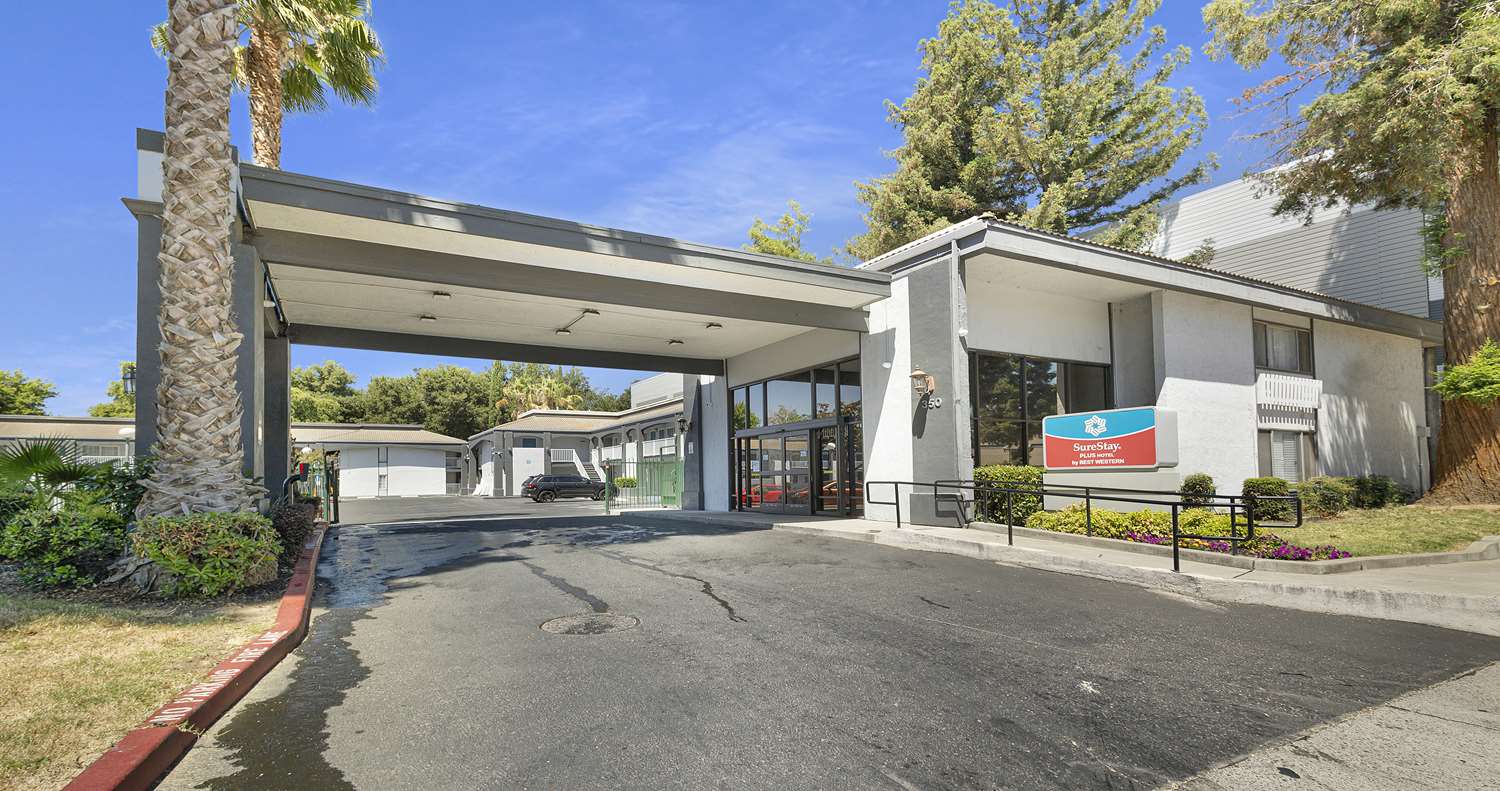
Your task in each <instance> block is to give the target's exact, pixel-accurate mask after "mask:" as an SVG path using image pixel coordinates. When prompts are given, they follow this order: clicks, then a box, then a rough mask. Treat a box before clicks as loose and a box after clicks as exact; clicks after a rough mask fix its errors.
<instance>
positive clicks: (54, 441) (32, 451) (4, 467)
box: [0, 437, 78, 484]
mask: <svg viewBox="0 0 1500 791" xmlns="http://www.w3.org/2000/svg"><path fill="white" fill-rule="evenodd" d="M77 461H78V446H77V445H76V444H74V442H73V441H72V440H69V439H64V438H62V437H37V438H33V439H22V440H17V441H15V442H13V443H11V444H10V445H7V446H6V447H5V448H3V449H0V478H4V479H5V480H7V481H9V482H12V483H18V484H19V483H26V482H27V481H30V480H31V479H32V478H33V477H36V476H39V475H41V474H42V472H43V471H44V470H47V469H53V468H58V467H61V466H63V465H68V464H74V463H77Z"/></svg>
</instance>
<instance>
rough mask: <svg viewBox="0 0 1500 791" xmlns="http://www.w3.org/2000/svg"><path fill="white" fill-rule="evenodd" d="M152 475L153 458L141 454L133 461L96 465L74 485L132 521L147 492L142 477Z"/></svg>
mask: <svg viewBox="0 0 1500 791" xmlns="http://www.w3.org/2000/svg"><path fill="white" fill-rule="evenodd" d="M150 474H151V457H150V456H141V457H138V458H136V459H135V460H133V461H117V462H113V463H111V464H100V465H97V466H96V467H94V469H93V470H92V471H91V472H90V473H89V474H88V475H87V476H86V477H84V478H83V479H82V480H79V481H78V482H77V483H76V484H74V486H75V487H76V488H77V489H78V491H81V492H88V493H90V494H92V495H94V497H95V499H96V500H97V501H98V502H99V504H101V505H106V506H109V507H110V508H112V509H114V511H115V513H117V514H119V515H120V516H121V517H123V518H124V519H125V520H126V521H129V520H130V519H132V518H134V516H135V507H136V506H138V505H140V504H141V498H142V497H144V496H145V495H146V487H144V486H142V485H141V480H142V479H143V478H145V477H146V476H148V475H150Z"/></svg>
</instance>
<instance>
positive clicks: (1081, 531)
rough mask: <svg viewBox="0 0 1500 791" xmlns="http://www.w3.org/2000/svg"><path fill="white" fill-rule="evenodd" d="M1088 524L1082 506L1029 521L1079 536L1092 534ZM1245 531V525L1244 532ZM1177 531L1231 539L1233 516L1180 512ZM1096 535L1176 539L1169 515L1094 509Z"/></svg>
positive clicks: (1042, 514) (1039, 514) (1045, 513)
mask: <svg viewBox="0 0 1500 791" xmlns="http://www.w3.org/2000/svg"><path fill="white" fill-rule="evenodd" d="M1088 523H1089V515H1088V513H1086V511H1085V509H1084V506H1083V504H1082V503H1078V504H1075V505H1070V506H1068V507H1067V508H1064V509H1063V510H1061V511H1038V512H1037V513H1034V514H1032V515H1031V518H1030V519H1027V520H1026V526H1027V527H1031V528H1036V529H1038V530H1051V531H1053V532H1056V533H1074V534H1077V535H1086V534H1088V533H1089V529H1088ZM1243 529H1244V527H1243V525H1242V526H1241V530H1243ZM1177 530H1178V532H1179V533H1184V534H1189V535H1201V536H1227V535H1229V516H1228V515H1227V514H1216V513H1214V512H1212V511H1207V510H1204V509H1201V508H1194V509H1189V510H1184V511H1180V512H1178V514H1177ZM1093 535H1095V536H1098V537H1100V538H1118V539H1122V540H1126V541H1140V540H1144V537H1145V536H1154V537H1156V538H1159V539H1164V540H1170V539H1171V538H1172V514H1171V513H1170V512H1167V511H1130V512H1120V511H1108V510H1105V509H1102V508H1095V509H1093ZM1150 543H1157V542H1155V541H1152V542H1150ZM1184 546H1187V544H1184Z"/></svg>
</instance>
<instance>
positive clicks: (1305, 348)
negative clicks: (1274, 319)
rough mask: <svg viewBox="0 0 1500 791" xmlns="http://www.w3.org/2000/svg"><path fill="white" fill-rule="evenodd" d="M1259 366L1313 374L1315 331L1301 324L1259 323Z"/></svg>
mask: <svg viewBox="0 0 1500 791" xmlns="http://www.w3.org/2000/svg"><path fill="white" fill-rule="evenodd" d="M1254 327H1255V367H1256V368H1264V369H1266V370H1268V371H1285V372H1287V373H1294V374H1311V373H1312V333H1311V332H1309V331H1308V330H1304V329H1301V328H1300V327H1288V326H1286V325H1284V324H1271V323H1269V322H1264V321H1257V322H1255V325H1254Z"/></svg>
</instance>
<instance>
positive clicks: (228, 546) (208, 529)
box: [131, 514, 281, 596]
mask: <svg viewBox="0 0 1500 791" xmlns="http://www.w3.org/2000/svg"><path fill="white" fill-rule="evenodd" d="M131 538H132V544H133V546H134V548H135V551H136V552H137V553H138V554H140V555H141V556H143V557H146V558H149V559H150V560H152V561H154V562H155V563H156V564H157V565H159V566H161V567H162V568H163V569H165V570H166V571H167V572H169V573H170V574H171V575H172V577H173V582H172V589H171V592H172V593H173V594H174V595H177V596H218V595H221V594H226V593H233V592H235V591H237V590H243V589H245V588H253V587H255V586H257V585H263V584H265V583H267V582H270V581H272V580H274V579H276V557H277V555H278V554H280V550H281V541H280V538H279V537H278V536H277V534H276V529H275V528H274V527H272V526H271V520H269V519H267V518H265V517H263V516H261V515H259V514H185V515H174V516H148V517H146V518H144V519H142V520H141V521H140V524H138V525H137V526H136V530H135V532H134V534H132V536H131Z"/></svg>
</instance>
